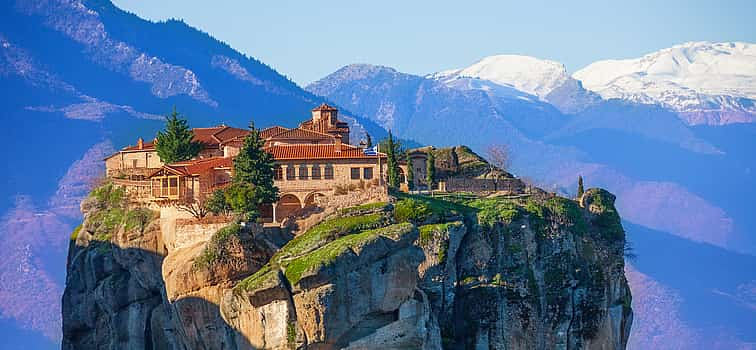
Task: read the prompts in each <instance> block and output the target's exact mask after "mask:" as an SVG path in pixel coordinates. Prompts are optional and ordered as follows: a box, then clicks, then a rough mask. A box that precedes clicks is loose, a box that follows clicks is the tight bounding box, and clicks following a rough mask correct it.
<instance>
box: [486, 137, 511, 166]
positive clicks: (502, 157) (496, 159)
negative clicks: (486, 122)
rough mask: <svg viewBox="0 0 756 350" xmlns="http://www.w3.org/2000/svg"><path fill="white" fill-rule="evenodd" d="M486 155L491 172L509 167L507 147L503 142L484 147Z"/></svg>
mask: <svg viewBox="0 0 756 350" xmlns="http://www.w3.org/2000/svg"><path fill="white" fill-rule="evenodd" d="M486 156H487V158H488V164H489V167H490V169H491V172H494V171H496V170H501V171H504V170H507V168H509V161H510V159H509V147H507V145H504V144H492V145H488V147H487V148H486Z"/></svg>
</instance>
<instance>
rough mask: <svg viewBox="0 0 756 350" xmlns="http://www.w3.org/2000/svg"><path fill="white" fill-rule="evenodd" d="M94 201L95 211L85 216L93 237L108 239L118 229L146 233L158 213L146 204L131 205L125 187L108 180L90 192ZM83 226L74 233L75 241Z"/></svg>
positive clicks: (97, 239) (106, 240) (93, 207)
mask: <svg viewBox="0 0 756 350" xmlns="http://www.w3.org/2000/svg"><path fill="white" fill-rule="evenodd" d="M89 197H90V200H91V201H92V202H93V203H92V204H93V205H92V210H91V211H90V212H89V213H88V215H87V217H86V222H85V223H86V225H82V227H86V229H87V231H88V232H89V233H91V234H92V235H93V236H92V240H94V241H101V242H109V241H110V240H111V238H112V237H113V235H114V234H115V233H117V232H118V230H120V229H123V230H124V231H126V232H139V233H143V232H144V230H145V229H146V228H147V225H148V224H149V223H150V222H151V221H152V220H154V219H155V218H156V217H157V214H156V213H155V212H154V211H152V210H150V209H148V208H144V207H134V206H131V205H130V204H129V201H128V198H127V196H126V192H125V190H124V189H123V188H121V187H119V186H115V185H113V184H112V183H111V182H105V183H103V184H102V185H100V186H98V187H96V188H95V189H93V190H92V192H91V193H90V195H89ZM81 229H82V228H78V229H77V230H75V231H74V233H73V234H72V235H71V239H72V240H76V239H77V238H78V237H79V235H80V231H81Z"/></svg>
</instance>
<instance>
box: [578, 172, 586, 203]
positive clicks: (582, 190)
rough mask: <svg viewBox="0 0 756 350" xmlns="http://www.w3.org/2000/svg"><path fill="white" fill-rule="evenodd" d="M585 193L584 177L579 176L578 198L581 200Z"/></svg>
mask: <svg viewBox="0 0 756 350" xmlns="http://www.w3.org/2000/svg"><path fill="white" fill-rule="evenodd" d="M583 193H585V189H584V188H583V176H582V175H580V176H578V189H577V197H578V199H580V197H582V196H583Z"/></svg>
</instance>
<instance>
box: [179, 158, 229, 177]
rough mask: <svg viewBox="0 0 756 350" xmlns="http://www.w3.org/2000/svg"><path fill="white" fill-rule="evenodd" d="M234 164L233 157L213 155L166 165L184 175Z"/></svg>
mask: <svg viewBox="0 0 756 350" xmlns="http://www.w3.org/2000/svg"><path fill="white" fill-rule="evenodd" d="M233 164H234V161H233V159H232V158H223V157H212V158H202V159H192V160H188V161H185V162H177V163H172V164H167V165H165V167H166V168H168V169H170V170H173V171H174V172H177V173H180V174H182V175H197V174H202V173H204V172H206V171H208V170H210V169H216V168H230V167H232V166H233Z"/></svg>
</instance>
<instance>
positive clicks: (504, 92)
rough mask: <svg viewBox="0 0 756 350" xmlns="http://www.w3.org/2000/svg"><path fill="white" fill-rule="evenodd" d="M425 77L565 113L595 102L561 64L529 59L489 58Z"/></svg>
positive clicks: (454, 86)
mask: <svg viewBox="0 0 756 350" xmlns="http://www.w3.org/2000/svg"><path fill="white" fill-rule="evenodd" d="M427 78H429V79H434V80H437V81H440V82H442V83H445V84H446V85H448V86H449V87H453V88H465V89H472V88H475V89H480V90H485V91H488V92H489V93H492V94H494V95H497V96H500V97H512V96H515V95H518V94H517V93H516V91H521V92H524V93H526V94H530V95H533V96H535V97H536V98H537V99H540V100H541V101H544V102H549V103H551V104H553V105H554V106H556V107H557V108H558V109H560V110H561V111H563V112H567V113H572V112H576V111H578V110H580V109H582V108H584V107H585V106H588V105H591V104H593V103H594V102H596V101H597V100H598V98H597V96H595V95H593V94H592V93H590V92H588V91H586V90H585V89H583V87H582V86H581V84H580V82H579V81H576V80H575V79H573V78H572V77H571V76H570V75H569V74H568V73H567V69H566V68H565V67H564V65H563V64H561V63H559V62H556V61H551V60H544V59H539V58H535V57H530V56H521V55H496V56H489V57H486V58H483V59H482V60H480V61H478V62H477V63H475V64H473V65H471V66H469V67H467V68H461V69H453V70H447V71H442V72H438V73H434V74H430V75H428V76H427ZM496 85H498V86H496ZM513 90H515V91H513ZM500 94H501V95H500Z"/></svg>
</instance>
